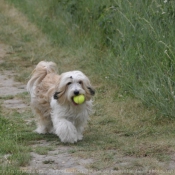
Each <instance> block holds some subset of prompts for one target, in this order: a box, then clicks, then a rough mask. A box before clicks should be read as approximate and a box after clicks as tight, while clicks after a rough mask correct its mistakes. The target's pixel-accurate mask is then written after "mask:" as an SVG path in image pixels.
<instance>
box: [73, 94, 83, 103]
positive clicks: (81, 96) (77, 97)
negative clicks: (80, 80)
mask: <svg viewBox="0 0 175 175" xmlns="http://www.w3.org/2000/svg"><path fill="white" fill-rule="evenodd" d="M73 100H74V102H75V103H76V104H82V103H83V102H84V101H85V97H84V95H78V96H74V98H73Z"/></svg>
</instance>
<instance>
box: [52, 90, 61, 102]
mask: <svg viewBox="0 0 175 175" xmlns="http://www.w3.org/2000/svg"><path fill="white" fill-rule="evenodd" d="M58 94H60V92H55V93H54V95H53V98H54V99H55V100H57V99H58Z"/></svg>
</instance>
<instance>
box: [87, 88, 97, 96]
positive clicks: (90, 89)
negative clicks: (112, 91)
mask: <svg viewBox="0 0 175 175" xmlns="http://www.w3.org/2000/svg"><path fill="white" fill-rule="evenodd" d="M88 89H89V92H90V94H91V95H92V96H93V95H95V90H94V88H92V87H88Z"/></svg>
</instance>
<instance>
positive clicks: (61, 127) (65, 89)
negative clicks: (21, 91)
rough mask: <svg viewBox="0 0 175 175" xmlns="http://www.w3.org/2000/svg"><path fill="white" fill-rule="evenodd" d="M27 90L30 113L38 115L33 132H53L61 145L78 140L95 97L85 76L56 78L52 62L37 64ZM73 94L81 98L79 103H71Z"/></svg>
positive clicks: (55, 69) (72, 73)
mask: <svg viewBox="0 0 175 175" xmlns="http://www.w3.org/2000/svg"><path fill="white" fill-rule="evenodd" d="M27 90H28V91H29V92H30V95H31V107H32V110H33V112H34V113H35V114H36V115H37V116H38V122H37V124H38V127H37V129H36V132H37V133H40V134H44V133H55V134H56V135H57V136H58V137H59V138H60V140H61V141H62V142H69V143H74V142H77V141H78V140H82V138H83V135H82V133H83V130H84V126H85V124H86V123H87V120H88V118H89V115H90V114H91V112H92V99H91V97H92V96H93V95H94V94H95V91H94V90H93V88H92V86H91V83H90V81H89V79H88V78H87V76H85V75H84V74H83V73H82V72H81V71H71V72H66V73H63V74H61V75H58V74H57V66H56V64H55V63H53V62H46V61H41V62H39V63H38V65H37V66H36V68H35V69H34V71H33V74H32V77H31V79H30V80H29V81H28V83H27ZM77 92H78V93H79V94H83V95H84V96H85V102H84V103H83V104H79V105H78V104H75V102H73V100H72V99H73V97H74V96H75V95H78V94H77Z"/></svg>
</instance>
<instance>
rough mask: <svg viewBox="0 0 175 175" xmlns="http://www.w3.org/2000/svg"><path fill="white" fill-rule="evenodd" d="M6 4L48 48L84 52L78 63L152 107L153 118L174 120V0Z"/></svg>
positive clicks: (21, 1) (23, 1)
mask: <svg viewBox="0 0 175 175" xmlns="http://www.w3.org/2000/svg"><path fill="white" fill-rule="evenodd" d="M8 1H10V2H12V3H13V4H14V5H15V6H16V7H18V8H20V9H21V10H22V11H23V12H24V13H26V14H27V15H28V16H29V19H30V20H32V21H33V22H35V23H36V24H37V25H38V26H39V27H40V28H41V29H42V31H43V32H44V33H46V34H47V35H48V37H49V38H50V40H51V41H52V42H53V44H56V45H59V46H60V47H68V48H69V50H71V51H72V53H73V50H74V54H75V55H76V50H79V49H80V48H81V49H82V50H83V51H84V52H85V53H87V52H88V54H87V55H86V54H84V55H83V57H82V59H80V61H81V63H80V64H84V65H88V66H90V67H91V71H93V72H94V73H98V74H99V76H103V77H102V78H105V77H107V80H108V81H109V83H111V84H117V85H119V87H120V89H121V91H122V92H123V93H129V94H131V95H133V96H135V97H136V98H138V99H141V100H142V101H143V103H145V105H147V106H148V107H151V108H152V107H153V108H155V109H156V110H157V113H158V117H170V118H175V116H174V113H175V96H174V91H175V70H174V69H175V54H174V53H175V42H174V41H175V35H174V28H175V2H174V1H172V0H167V1H163V0H153V1H150V0H148V1H146V0H143V1H140V0H135V1H129V0H125V1H122V0H105V1H101V0H95V1H94V0H88V1H85V0H50V1H48V0H15V1H14V0H8ZM77 57H78V56H77Z"/></svg>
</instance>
